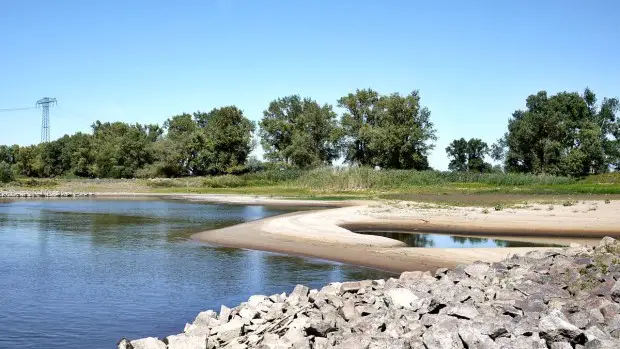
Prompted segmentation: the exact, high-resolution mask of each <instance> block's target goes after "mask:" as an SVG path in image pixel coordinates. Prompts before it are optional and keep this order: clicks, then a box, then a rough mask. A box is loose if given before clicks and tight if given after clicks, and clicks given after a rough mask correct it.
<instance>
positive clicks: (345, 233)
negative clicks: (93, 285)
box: [193, 201, 620, 272]
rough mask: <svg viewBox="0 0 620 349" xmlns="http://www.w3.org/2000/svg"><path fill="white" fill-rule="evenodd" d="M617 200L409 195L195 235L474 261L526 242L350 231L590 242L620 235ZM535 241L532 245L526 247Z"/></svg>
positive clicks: (389, 257) (357, 253) (371, 256)
mask: <svg viewBox="0 0 620 349" xmlns="http://www.w3.org/2000/svg"><path fill="white" fill-rule="evenodd" d="M619 215H620V202H617V201H611V202H608V203H606V202H605V201H582V202H570V205H568V204H566V205H562V204H560V205H558V204H555V205H554V204H550V205H542V204H529V205H523V206H517V207H511V208H505V209H502V210H501V211H495V210H492V211H490V210H488V209H485V208H476V207H451V206H442V205H429V204H420V203H411V202H402V201H399V202H374V203H365V204H363V205H353V206H348V207H341V208H336V209H327V210H320V211H308V212H300V213H293V214H287V215H283V216H277V217H272V218H268V219H265V220H260V221H254V222H248V223H244V224H241V225H236V226H232V227H227V228H223V229H217V230H211V231H206V232H202V233H198V234H195V235H194V236H193V238H195V239H197V240H200V241H203V242H207V243H211V244H216V245H222V246H228V247H239V248H249V249H257V250H266V251H271V252H279V253H287V254H293V255H300V256H308V257H315V258H322V259H328V260H333V261H338V262H344V263H350V264H356V265H362V266H367V267H372V268H378V269H383V270H389V271H394V272H401V271H406V270H422V271H425V270H435V269H437V268H441V267H448V268H450V267H454V266H456V265H457V264H461V263H472V262H474V261H477V260H482V261H486V262H496V261H500V260H502V259H504V258H506V257H507V256H509V255H512V254H517V253H524V252H527V251H528V248H458V249H447V248H411V247H405V244H404V243H402V242H400V241H396V240H392V239H388V238H384V237H380V236H373V235H366V234H356V233H354V232H353V231H360V230H363V231H372V230H375V231H406V232H421V233H431V232H434V233H445V234H456V235H469V236H487V237H488V236H501V237H502V239H508V240H518V241H534V242H538V243H553V244H564V245H569V244H570V243H581V244H585V245H591V244H595V243H597V242H598V240H597V239H600V238H601V237H603V236H607V235H609V236H620V227H619V226H618V225H617V217H618V216H619ZM531 249H533V248H529V250H531Z"/></svg>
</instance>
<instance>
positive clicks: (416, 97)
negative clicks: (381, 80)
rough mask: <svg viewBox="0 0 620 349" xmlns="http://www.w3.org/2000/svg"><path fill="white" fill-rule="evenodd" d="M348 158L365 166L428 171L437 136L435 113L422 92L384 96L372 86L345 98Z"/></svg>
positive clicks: (347, 159)
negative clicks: (426, 103)
mask: <svg viewBox="0 0 620 349" xmlns="http://www.w3.org/2000/svg"><path fill="white" fill-rule="evenodd" d="M338 106H339V107H341V108H344V109H346V112H345V113H344V115H343V116H342V128H343V129H344V134H345V136H346V137H345V138H344V143H345V152H344V155H345V160H346V161H347V162H349V163H351V164H357V165H361V166H372V167H374V166H379V167H381V168H386V169H413V170H427V169H429V168H430V167H429V165H428V153H429V151H430V150H432V149H433V148H434V144H433V143H432V142H433V141H435V140H436V139H437V137H436V135H435V133H436V131H435V129H434V128H433V123H432V122H431V120H430V116H431V112H430V110H428V108H426V107H422V106H421V105H420V94H419V93H418V91H414V92H412V93H410V94H409V95H407V96H401V95H399V94H398V93H393V94H391V95H389V96H384V95H380V94H379V93H377V92H376V91H373V90H371V89H367V90H357V91H356V92H355V93H350V94H348V95H347V96H345V97H342V98H341V99H340V100H339V101H338Z"/></svg>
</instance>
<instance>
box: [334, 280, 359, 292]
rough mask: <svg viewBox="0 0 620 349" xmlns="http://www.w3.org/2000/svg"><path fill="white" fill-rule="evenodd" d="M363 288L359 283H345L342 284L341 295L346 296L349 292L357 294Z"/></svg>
mask: <svg viewBox="0 0 620 349" xmlns="http://www.w3.org/2000/svg"><path fill="white" fill-rule="evenodd" d="M360 288H361V285H360V283H359V282H343V283H342V284H340V289H339V292H338V293H339V294H344V293H347V292H357V291H358V290H359V289H360Z"/></svg>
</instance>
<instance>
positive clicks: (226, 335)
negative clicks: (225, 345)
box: [212, 319, 245, 342]
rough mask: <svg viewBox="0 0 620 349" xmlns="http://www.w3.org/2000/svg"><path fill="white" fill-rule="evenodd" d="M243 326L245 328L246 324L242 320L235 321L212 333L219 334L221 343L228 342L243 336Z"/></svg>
mask: <svg viewBox="0 0 620 349" xmlns="http://www.w3.org/2000/svg"><path fill="white" fill-rule="evenodd" d="M243 326H245V324H244V323H243V322H242V321H241V320H238V319H233V320H231V321H229V322H227V323H225V324H223V325H219V326H217V327H215V328H213V329H212V332H213V333H214V334H217V337H218V338H219V339H220V341H222V342H228V341H230V340H232V339H233V338H237V337H239V336H241V335H242V334H243Z"/></svg>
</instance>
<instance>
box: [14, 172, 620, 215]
mask: <svg viewBox="0 0 620 349" xmlns="http://www.w3.org/2000/svg"><path fill="white" fill-rule="evenodd" d="M5 188H11V189H16V190H25V189H33V190H34V189H39V190H40V189H56V190H71V191H88V192H136V193H141V192H150V193H229V194H247V195H261V196H280V197H291V198H303V199H310V200H327V199H329V200H347V199H377V198H379V199H387V200H411V201H422V202H435V203H440V204H446V205H458V206H468V205H480V206H485V207H490V208H495V209H497V208H500V210H501V209H503V208H504V207H510V205H514V204H517V203H522V202H524V201H529V202H546V203H554V204H562V203H563V202H569V201H570V202H572V201H573V200H577V199H582V200H584V199H601V200H610V199H620V173H609V174H602V175H594V176H589V177H586V178H583V179H575V178H569V177H557V176H545V175H541V176H537V175H531V174H515V173H510V174H504V173H487V174H481V173H454V172H439V171H408V170H382V171H375V170H373V169H370V168H350V169H336V168H319V169H314V170H310V171H303V170H298V169H283V170H278V169H276V170H266V171H261V172H256V173H248V174H243V175H237V176H233V175H225V176H208V177H187V178H174V179H166V178H158V179H124V180H123V179H79V178H78V179H75V178H71V179H69V178H67V179H24V178H21V179H19V180H18V181H16V182H13V183H10V184H8V185H5Z"/></svg>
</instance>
